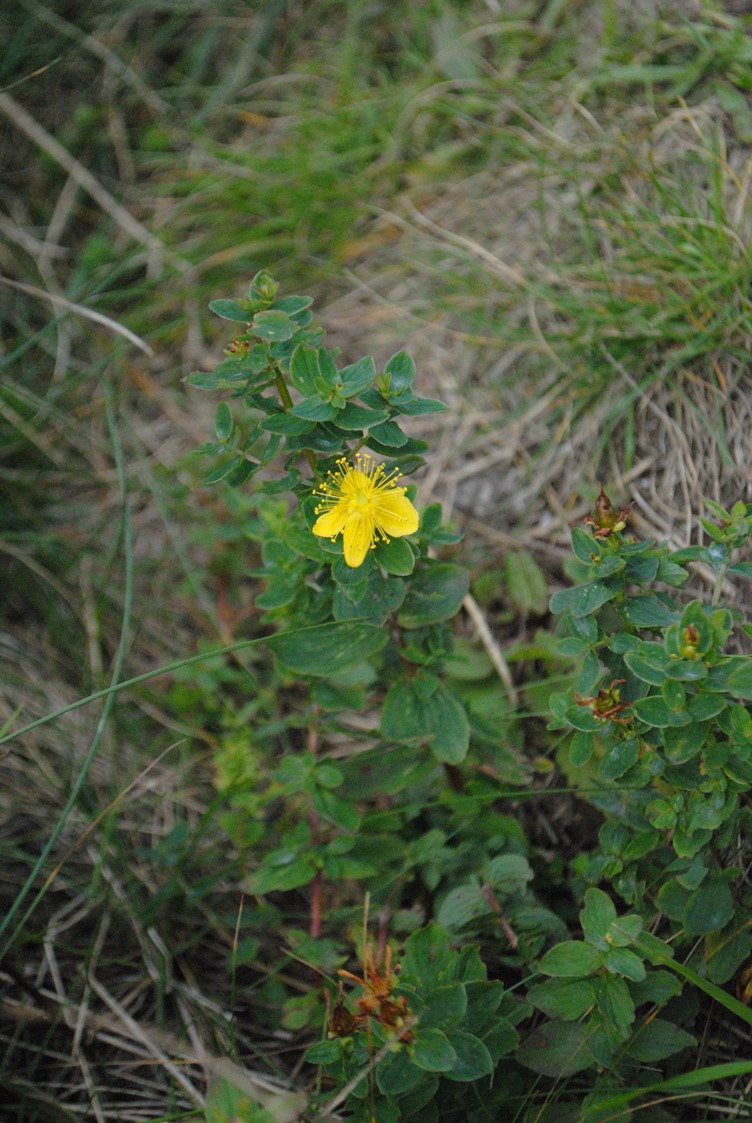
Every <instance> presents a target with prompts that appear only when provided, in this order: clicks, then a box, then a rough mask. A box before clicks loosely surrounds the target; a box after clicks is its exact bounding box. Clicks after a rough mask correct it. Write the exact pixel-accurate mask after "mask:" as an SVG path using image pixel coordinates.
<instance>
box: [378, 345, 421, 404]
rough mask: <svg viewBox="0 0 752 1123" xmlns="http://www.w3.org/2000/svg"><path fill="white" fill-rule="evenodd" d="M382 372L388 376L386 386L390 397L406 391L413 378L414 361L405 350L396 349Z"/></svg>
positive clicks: (410, 385)
mask: <svg viewBox="0 0 752 1123" xmlns="http://www.w3.org/2000/svg"><path fill="white" fill-rule="evenodd" d="M384 373H385V374H386V375H387V376H388V378H387V380H386V386H387V388H388V389H387V393H388V396H389V397H390V398H396V397H399V395H400V394H404V393H406V392H408V391H409V390H410V389H411V387H412V384H413V379H414V378H415V363H414V361H413V359H412V356H411V355H408V353H407V351H398V352H397V354H396V355H392V357H391V358H390V359H389V360H388V361H387V363H386V365H385V367H384Z"/></svg>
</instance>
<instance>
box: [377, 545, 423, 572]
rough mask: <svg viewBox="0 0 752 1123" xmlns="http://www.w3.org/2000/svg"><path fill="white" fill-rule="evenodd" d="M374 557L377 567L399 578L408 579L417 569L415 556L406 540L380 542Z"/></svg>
mask: <svg viewBox="0 0 752 1123" xmlns="http://www.w3.org/2000/svg"><path fill="white" fill-rule="evenodd" d="M373 557H374V561H375V562H376V564H377V565H380V566H381V567H382V568H383V569H385V570H386V571H387V573H392V574H394V575H395V576H397V577H407V576H408V575H409V574H411V573H412V571H413V570H414V569H415V554H414V553H413V551H412V549H411V548H410V544H409V542H406V541H405V539H404V538H392V539H390V541H389V542H379V543H378V545H377V546H376V549H375V550H374V553H373Z"/></svg>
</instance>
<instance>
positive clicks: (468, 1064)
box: [445, 1029, 494, 1083]
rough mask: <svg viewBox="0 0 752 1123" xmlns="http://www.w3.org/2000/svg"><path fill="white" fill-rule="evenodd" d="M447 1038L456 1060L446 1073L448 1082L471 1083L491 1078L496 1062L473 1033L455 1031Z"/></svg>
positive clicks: (451, 1031) (450, 1032) (449, 1033)
mask: <svg viewBox="0 0 752 1123" xmlns="http://www.w3.org/2000/svg"><path fill="white" fill-rule="evenodd" d="M447 1038H448V1040H449V1044H450V1045H451V1047H452V1049H454V1052H455V1055H456V1060H455V1062H454V1064H453V1065H452V1067H451V1069H449V1070H448V1071H447V1072H445V1076H446V1079H447V1080H456V1081H460V1082H463V1083H465V1082H470V1081H471V1080H480V1079H481V1077H483V1076H489V1075H490V1074H491V1073H492V1072H493V1070H494V1062H493V1059H492V1058H491V1054H490V1053H489V1051H488V1049H487V1048H486V1046H485V1045H484V1044H483V1042H482V1041H481V1040H480V1038H478V1037H476V1036H475V1034H473V1033H468V1032H467V1031H466V1030H462V1029H453V1030H450V1031H449V1032H448V1033H447Z"/></svg>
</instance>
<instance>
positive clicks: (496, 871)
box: [483, 854, 534, 900]
mask: <svg viewBox="0 0 752 1123" xmlns="http://www.w3.org/2000/svg"><path fill="white" fill-rule="evenodd" d="M533 877H534V874H533V871H532V870H531V868H530V863H529V862H528V860H527V858H525V857H523V855H522V854H497V855H496V857H495V858H492V859H491V861H490V862H489V863H488V865H487V866H486V867H485V869H484V870H483V880H484V881H485V882H486V883H487V884H488V885H490V886H492V888H493V889H494V892H495V893H496V896H497V897H500V898H501V899H502V900H505V899H506V898H508V897H516V896H517V895H518V894H520V893H524V892H525V886H526V885H527V883H528V882H529V881H532V880H533Z"/></svg>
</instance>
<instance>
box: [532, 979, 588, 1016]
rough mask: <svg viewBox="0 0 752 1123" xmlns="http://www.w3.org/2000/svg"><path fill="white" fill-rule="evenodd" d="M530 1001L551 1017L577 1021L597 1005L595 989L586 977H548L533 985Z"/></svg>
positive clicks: (537, 1008)
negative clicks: (542, 981)
mask: <svg viewBox="0 0 752 1123" xmlns="http://www.w3.org/2000/svg"><path fill="white" fill-rule="evenodd" d="M527 997H528V1001H529V1002H532V1004H533V1006H535V1008H536V1010H542V1012H543V1013H544V1014H547V1015H548V1017H549V1018H561V1019H563V1021H565V1022H573V1021H577V1020H578V1019H579V1018H581V1017H582V1016H583V1015H584V1014H587V1012H588V1011H589V1010H590V1009H592V1007H593V1006H595V989H594V987H593V984H592V983H591V982H590V981H589V980H586V979H546V981H545V982H544V983H538V984H536V985H535V986H532V987H531V988H530V989H529V991H528V993H527Z"/></svg>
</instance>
